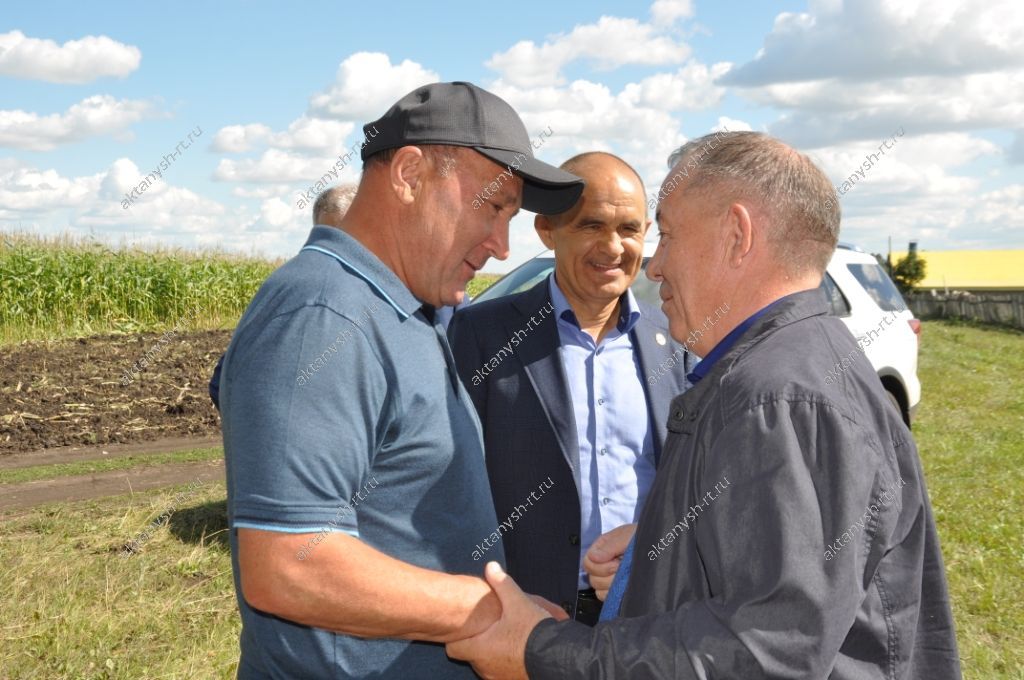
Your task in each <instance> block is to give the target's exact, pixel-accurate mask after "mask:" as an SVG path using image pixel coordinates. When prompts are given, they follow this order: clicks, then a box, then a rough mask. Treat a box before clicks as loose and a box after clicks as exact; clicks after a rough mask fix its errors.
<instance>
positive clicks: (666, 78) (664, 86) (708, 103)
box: [622, 61, 730, 111]
mask: <svg viewBox="0 0 1024 680" xmlns="http://www.w3.org/2000/svg"><path fill="white" fill-rule="evenodd" d="M729 66H730V65H729V64H728V63H721V64H715V65H714V66H711V67H710V68H709V67H708V66H707V65H706V64H701V63H699V62H696V61H691V62H689V63H687V64H686V65H685V66H683V67H682V68H681V69H679V70H678V71H676V72H675V73H658V74H655V75H653V76H648V77H647V78H644V79H643V80H641V81H640V82H638V83H630V84H628V85H626V87H625V88H624V89H623V91H622V98H623V100H624V101H628V102H630V103H631V104H633V105H641V106H647V107H652V108H658V109H662V110H664V111H680V110H684V109H685V110H691V111H699V110H702V109H707V108H711V107H712V106H716V105H717V104H718V103H719V102H720V101H721V100H722V96H723V95H724V94H725V88H723V87H721V86H718V85H716V84H715V80H716V79H717V78H718V77H719V76H720V75H722V74H723V73H725V72H726V71H728V70H729Z"/></svg>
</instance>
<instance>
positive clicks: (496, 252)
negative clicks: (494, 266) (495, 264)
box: [484, 220, 511, 260]
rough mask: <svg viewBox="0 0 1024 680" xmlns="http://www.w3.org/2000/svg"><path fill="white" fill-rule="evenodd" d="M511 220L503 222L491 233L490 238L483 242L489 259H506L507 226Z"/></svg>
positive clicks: (507, 251)
mask: <svg viewBox="0 0 1024 680" xmlns="http://www.w3.org/2000/svg"><path fill="white" fill-rule="evenodd" d="M510 221H511V220H503V221H502V223H501V224H499V225H498V226H497V227H496V228H495V230H494V231H493V232H492V233H491V236H490V238H488V239H487V240H486V241H484V245H485V246H487V250H488V252H490V253H491V257H493V258H495V259H498V260H507V259H508V254H509V250H508V226H509V222H510Z"/></svg>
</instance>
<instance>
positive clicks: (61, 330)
mask: <svg viewBox="0 0 1024 680" xmlns="http://www.w3.org/2000/svg"><path fill="white" fill-rule="evenodd" d="M278 264H279V263H277V262H270V261H266V260H261V259H256V258H246V257H239V256H233V255H228V254H226V253H223V252H220V251H216V250H208V251H194V252H193V251H185V250H176V249H166V248H162V249H155V250H143V249H137V248H131V249H128V248H122V249H117V250H112V249H110V248H108V247H107V246H105V245H103V244H101V243H98V242H95V241H90V240H87V239H76V238H72V237H67V236H64V237H56V238H43V237H38V236H31V235H15V234H0V343H4V342H16V341H20V340H26V339H56V338H63V337H75V336H79V335H94V334H98V333H106V332H125V333H136V332H140V331H159V330H166V329H168V328H171V327H177V328H179V329H188V330H193V329H196V328H204V329H205V328H222V327H228V328H230V327H233V326H234V325H235V323H237V321H238V319H239V317H240V316H241V314H242V312H243V311H244V310H245V307H246V305H248V304H249V300H251V299H252V296H253V295H254V294H255V293H256V290H257V289H258V288H259V286H260V284H262V283H263V281H264V280H265V279H266V278H267V276H269V275H270V273H271V272H272V271H273V270H274V269H275V268H276V267H277V265H278Z"/></svg>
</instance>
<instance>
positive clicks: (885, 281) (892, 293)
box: [846, 264, 907, 312]
mask: <svg viewBox="0 0 1024 680" xmlns="http://www.w3.org/2000/svg"><path fill="white" fill-rule="evenodd" d="M846 268H847V269H849V270H850V273H851V274H853V276H854V278H856V279H857V281H859V282H860V285H862V286H864V290H866V291H867V292H868V295H870V296H871V299H872V300H874V301H875V303H876V304H877V305H878V306H879V307H881V308H882V311H884V312H896V311H903V310H904V309H906V308H907V303H906V302H904V301H903V296H902V295H900V291H899V289H898V288H897V287H896V284H895V283H893V282H892V279H890V278H889V275H888V274H886V273H885V270H884V269H882V266H881V265H877V264H848V265H846Z"/></svg>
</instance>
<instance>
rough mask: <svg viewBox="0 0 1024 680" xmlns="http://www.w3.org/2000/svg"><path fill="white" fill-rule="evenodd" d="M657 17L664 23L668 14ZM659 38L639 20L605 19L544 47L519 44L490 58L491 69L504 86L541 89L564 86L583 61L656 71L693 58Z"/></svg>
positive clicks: (668, 38) (655, 29)
mask: <svg viewBox="0 0 1024 680" xmlns="http://www.w3.org/2000/svg"><path fill="white" fill-rule="evenodd" d="M652 9H653V8H652ZM659 12H661V15H660V16H661V17H662V18H664V17H665V16H667V14H666V13H668V9H667V7H666V8H665V9H663V10H659ZM659 32H660V27H656V26H652V25H650V24H644V23H641V22H639V21H637V20H636V19H631V18H620V17H608V16H602V17H601V18H600V19H598V21H597V23H595V24H583V25H580V26H576V27H575V28H574V29H573V30H572V32H570V33H569V34H564V33H559V34H556V35H552V36H549V38H548V40H547V41H545V42H544V44H543V45H540V46H537V44H536V43H534V42H533V41H532V40H521V41H519V42H517V43H516V44H515V45H513V46H512V47H510V48H509V49H508V50H506V51H504V52H499V53H497V54H495V55H494V56H492V57H491V58H490V60H489V61H488V62H487V66H488V67H490V68H492V69H494V70H495V71H498V73H499V74H500V77H501V80H503V81H505V82H507V83H509V84H511V85H515V86H518V87H541V86H546V85H559V84H563V83H564V82H565V79H564V77H563V76H562V74H561V70H562V69H563V68H564V67H565V66H566V65H568V64H570V63H571V62H574V61H577V60H581V59H582V60H586V61H588V62H590V63H591V64H592V65H593V66H594V67H595V68H597V69H598V70H611V69H615V68H618V67H620V66H625V65H627V64H641V65H647V66H655V65H662V64H678V63H682V62H683V61H685V60H686V58H687V57H688V56H689V55H690V48H689V46H687V45H686V44H685V43H683V42H682V41H679V40H677V39H675V38H674V37H672V36H667V35H659Z"/></svg>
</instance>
